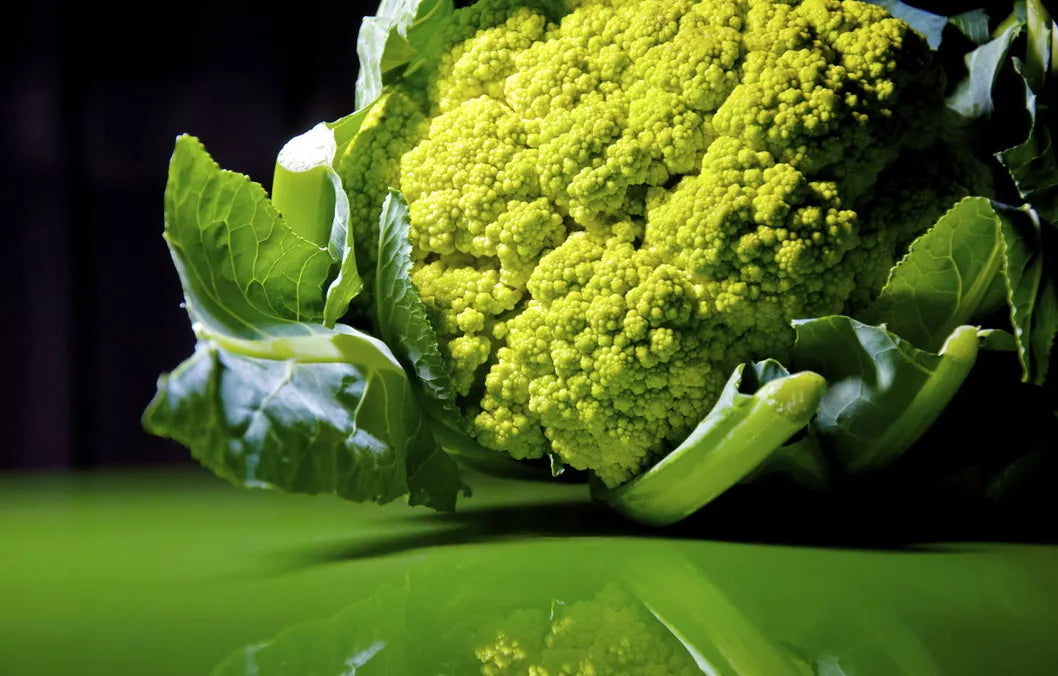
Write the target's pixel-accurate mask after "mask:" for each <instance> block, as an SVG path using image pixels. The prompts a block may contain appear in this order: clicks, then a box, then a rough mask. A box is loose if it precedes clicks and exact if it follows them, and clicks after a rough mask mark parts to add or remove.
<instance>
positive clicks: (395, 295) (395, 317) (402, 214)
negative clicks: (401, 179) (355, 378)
mask: <svg viewBox="0 0 1058 676" xmlns="http://www.w3.org/2000/svg"><path fill="white" fill-rule="evenodd" d="M410 227H411V223H410V221H409V218H408V204H407V202H405V201H404V197H403V196H402V195H401V194H400V193H399V192H396V191H394V190H391V191H390V192H389V194H388V195H387V196H386V200H385V202H383V204H382V214H381V216H380V217H379V240H378V272H377V278H376V284H377V287H376V291H375V313H376V319H377V321H378V329H379V332H380V333H381V334H382V340H384V341H385V342H386V344H387V345H390V346H391V347H392V348H393V349H394V350H395V351H396V352H397V354H398V356H400V357H403V358H404V359H405V360H407V363H408V365H409V366H410V367H411V370H413V371H414V372H415V375H416V376H418V378H419V382H420V383H421V384H422V387H423V389H424V390H425V392H426V395H427V396H428V397H429V398H430V399H432V400H434V401H435V402H437V403H438V404H439V405H440V408H441V410H442V411H444V413H445V414H446V416H447V417H448V418H449V421H450V422H451V423H452V426H454V427H456V428H457V429H458V428H460V427H461V424H460V421H461V420H462V416H461V414H460V413H459V409H458V407H457V406H456V396H455V391H454V390H453V389H452V382H451V378H450V376H449V373H448V366H447V364H445V361H444V358H443V357H442V356H441V349H440V347H439V346H438V343H437V332H436V331H434V328H433V325H432V324H430V319H429V317H428V316H427V313H426V306H425V305H424V304H423V302H422V298H421V296H420V295H419V289H418V287H416V286H415V282H413V281H412V279H411V266H412V259H411V241H410V240H409V239H408V232H409V229H410Z"/></svg>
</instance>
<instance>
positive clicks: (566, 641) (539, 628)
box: [474, 584, 701, 676]
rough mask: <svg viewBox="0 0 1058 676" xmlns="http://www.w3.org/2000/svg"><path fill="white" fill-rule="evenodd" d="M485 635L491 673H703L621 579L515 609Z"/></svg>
mask: <svg viewBox="0 0 1058 676" xmlns="http://www.w3.org/2000/svg"><path fill="white" fill-rule="evenodd" d="M479 635H480V638H479V639H478V646H477V648H476V649H475V650H474V654H475V656H476V657H477V659H478V661H479V662H480V664H481V673H482V674H484V675H485V676H515V675H516V674H520V675H528V676H606V675H608V674H614V675H617V674H642V675H643V676H679V675H681V674H688V675H689V674H700V673H701V670H700V669H698V667H697V665H696V664H695V662H694V660H693V658H692V657H691V656H690V655H689V654H688V653H687V650H686V649H685V648H684V647H683V646H682V644H680V642H679V640H678V639H677V638H676V637H675V636H673V635H672V634H671V633H670V632H669V631H668V630H667V629H666V628H665V627H664V626H663V625H662V624H661V623H660V622H658V620H656V619H655V618H654V616H653V615H651V614H650V613H649V612H648V611H647V610H646V608H644V607H643V605H642V604H641V603H640V602H639V601H637V600H636V599H635V598H633V597H632V596H630V595H629V594H628V593H627V592H626V591H624V590H623V589H622V588H620V587H618V586H617V585H614V584H608V585H606V586H605V587H603V588H602V589H601V590H600V591H599V593H598V594H596V595H595V597H594V598H592V599H590V600H586V601H577V602H574V603H571V604H569V605H562V604H555V608H553V609H552V612H551V613H545V612H544V611H542V610H538V609H528V610H518V611H515V612H514V613H512V614H511V615H510V616H508V617H506V618H503V619H502V620H500V621H498V622H496V623H494V624H493V625H491V626H488V627H485V628H483V629H482V630H481V631H480V632H479Z"/></svg>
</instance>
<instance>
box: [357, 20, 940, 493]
mask: <svg viewBox="0 0 1058 676" xmlns="http://www.w3.org/2000/svg"><path fill="white" fill-rule="evenodd" d="M569 4H570V9H569V11H568V12H567V13H566V14H565V15H564V16H561V18H559V15H561V14H562V12H563V11H565V10H564V9H558V8H556V7H551V6H549V5H548V3H547V2H546V1H544V0H482V2H479V3H477V4H475V5H472V6H471V7H469V8H467V9H464V10H460V11H459V12H457V13H456V15H455V18H454V19H453V20H452V21H451V22H450V23H449V25H448V29H447V30H448V34H447V36H446V38H443V39H447V48H446V50H445V52H444V54H445V55H444V57H443V58H442V59H441V61H440V64H439V65H438V66H437V69H436V71H433V72H430V71H428V70H427V69H423V71H425V74H424V73H423V72H420V73H417V74H415V75H413V76H409V78H408V79H407V80H406V81H405V82H404V83H402V84H401V85H399V88H391V89H389V90H387V93H386V94H384V99H383V101H382V102H380V104H379V105H378V106H377V107H376V109H375V111H372V114H371V117H370V119H369V120H368V121H367V122H366V123H365V128H364V132H363V133H361V134H360V136H359V137H358V139H357V141H356V142H355V143H354V144H352V146H351V147H350V149H349V151H348V152H347V153H346V155H345V158H344V159H343V162H342V164H341V171H342V174H343V180H344V181H345V183H346V186H347V188H348V189H349V192H350V197H351V201H352V205H353V213H354V223H355V227H356V228H357V230H358V235H359V238H358V241H370V240H371V238H373V237H377V233H376V229H377V221H378V213H379V209H380V205H381V201H382V196H383V191H384V189H385V187H386V186H387V185H392V186H394V187H398V188H399V189H400V190H401V191H402V192H403V193H404V195H405V197H406V198H407V200H408V203H409V206H410V218H411V239H412V245H413V256H414V259H415V267H414V270H413V272H412V278H413V279H414V281H415V282H416V284H417V285H418V287H419V290H420V292H421V294H422V298H423V301H424V302H425V303H426V305H427V307H428V308H429V309H430V311H431V312H432V317H433V320H434V324H435V328H436V329H437V333H438V337H439V340H440V344H441V350H442V353H443V354H444V356H445V358H446V359H447V362H448V364H449V367H450V370H451V372H452V375H453V383H454V387H455V389H456V391H457V394H458V395H459V396H460V397H461V398H462V403H463V405H464V408H465V409H466V410H467V412H468V414H469V415H468V419H469V420H470V429H469V430H468V431H469V432H470V433H471V434H472V435H473V436H474V437H476V439H477V440H478V441H479V442H481V443H482V444H483V445H484V446H487V447H489V448H494V449H497V450H502V451H506V452H508V453H509V454H511V455H512V456H514V457H516V458H536V457H541V456H542V455H544V454H545V453H547V452H552V453H554V454H555V455H556V456H557V457H558V458H559V459H561V460H562V461H563V462H565V463H567V464H569V465H572V466H573V467H576V468H579V469H584V468H588V469H591V470H593V471H594V472H595V473H596V474H597V475H598V476H599V478H600V479H602V481H603V482H604V483H606V484H607V485H609V486H615V485H618V484H620V483H622V482H624V481H626V480H628V479H629V478H631V477H633V476H635V475H637V474H638V473H639V472H640V471H642V469H643V468H644V467H646V466H648V465H649V464H651V463H652V462H654V461H655V460H656V459H657V458H658V457H659V456H660V455H662V454H663V453H665V452H666V451H668V450H670V449H671V448H672V447H674V446H675V445H676V444H678V443H679V442H680V441H682V440H683V439H684V438H685V437H686V435H687V434H688V432H689V431H690V430H691V429H692V428H693V427H694V425H695V424H697V423H698V422H699V421H700V420H701V419H702V417H703V415H705V413H707V412H708V410H709V409H710V408H711V407H712V405H713V404H714V402H715V400H716V398H717V396H718V394H719V392H720V390H721V388H722V386H723V384H724V382H725V380H726V379H727V377H728V376H729V375H730V373H731V371H732V369H733V368H734V366H735V365H737V364H738V363H740V362H744V361H747V360H751V359H757V358H763V357H768V356H782V355H783V354H784V353H785V352H786V351H787V350H788V349H789V348H790V347H791V345H792V342H793V330H792V329H791V327H790V320H791V319H793V318H795V317H812V316H819V315H825V314H830V313H836V312H840V311H842V310H843V308H845V306H846V305H847V304H848V303H850V302H854V303H862V302H864V301H865V300H867V299H869V298H870V296H871V294H872V292H875V291H876V290H877V288H878V287H879V286H880V284H881V282H882V281H884V275H885V273H886V271H888V270H889V268H890V266H891V265H892V264H893V262H894V259H895V257H896V256H897V252H898V249H899V247H900V246H901V245H903V244H905V243H906V242H907V241H908V239H909V238H910V237H911V236H912V235H913V234H915V233H916V232H918V231H920V230H921V229H923V228H924V227H926V226H928V225H929V224H931V223H932V221H933V220H934V219H935V218H936V217H937V216H938V215H939V214H940V213H942V211H943V210H944V209H945V208H946V207H947V206H949V205H950V204H951V202H952V201H954V198H955V197H956V196H957V193H958V190H957V189H955V188H954V186H950V185H949V186H944V187H941V188H937V187H936V181H935V180H933V181H932V183H927V181H929V180H930V179H928V178H926V177H925V176H924V175H922V174H921V173H919V174H916V173H915V172H914V171H911V172H910V173H909V171H908V170H907V168H908V167H913V166H917V165H918V164H920V163H919V162H917V161H914V157H915V156H916V155H917V154H921V153H923V151H924V150H926V149H927V147H929V146H931V145H932V144H933V143H934V142H935V141H936V140H937V130H938V129H939V114H940V111H941V110H943V105H942V101H941V99H940V92H941V90H942V89H943V87H942V86H941V75H940V71H939V69H938V68H936V67H934V65H933V64H932V63H931V59H930V54H929V52H928V49H927V47H926V45H925V43H924V41H923V40H922V39H921V38H920V37H919V36H918V35H917V34H915V33H914V32H912V31H911V30H910V28H909V27H908V26H907V24H905V23H904V22H903V21H900V20H897V19H894V18H892V17H890V16H889V15H888V14H887V13H886V12H885V11H884V10H882V9H881V8H879V7H876V6H873V5H868V4H865V3H862V2H858V1H856V0H844V1H841V0H804V1H803V2H800V3H798V2H789V3H788V2H782V1H779V0H700V1H695V0H642V1H636V2H631V1H622V0H580V1H574V2H570V3H569ZM929 152H930V153H934V154H935V152H934V151H933V150H929ZM901 167H902V168H901ZM879 185H883V186H884V190H883V189H881V188H879V187H877V186H879ZM901 186H906V187H901ZM876 193H880V194H883V195H885V196H888V195H899V198H900V200H901V203H902V204H905V205H909V204H913V205H916V206H918V205H920V206H921V207H922V209H921V210H919V211H917V212H916V211H911V213H908V212H909V210H908V209H901V208H897V207H892V206H887V204H888V202H887V198H882V199H877V200H876V199H874V197H875V195H876ZM869 203H870V205H871V206H870V207H868V204H869ZM357 253H358V255H361V261H360V265H361V269H371V268H373V266H374V260H373V256H374V253H373V252H372V247H370V246H363V247H361V246H359V245H358V247H357Z"/></svg>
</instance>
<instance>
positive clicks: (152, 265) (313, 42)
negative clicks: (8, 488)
mask: <svg viewBox="0 0 1058 676" xmlns="http://www.w3.org/2000/svg"><path fill="white" fill-rule="evenodd" d="M363 9H364V8H363V7H360V6H357V5H355V4H350V3H330V4H327V5H315V4H313V3H304V2H302V3H287V4H286V5H285V8H284V9H282V10H275V9H266V8H265V7H264V5H251V4H231V3H215V4H210V3H192V4H188V3H178V4H177V3H174V4H171V5H154V6H138V8H137V9H134V10H118V9H117V8H107V7H102V6H99V5H96V4H94V3H81V4H79V5H68V4H66V3H64V4H63V5H62V6H60V4H59V3H57V2H55V1H54V0H42V1H40V2H34V3H22V4H19V5H16V7H15V9H14V12H15V14H14V17H13V21H11V17H9V19H8V23H7V27H8V29H9V30H8V31H7V32H6V35H5V36H4V39H3V40H2V41H0V50H2V51H0V65H2V69H0V102H2V104H0V138H2V150H3V159H4V161H3V163H2V166H3V169H2V171H3V177H2V185H3V224H2V226H0V227H2V232H3V242H2V244H0V252H2V253H0V289H2V290H3V295H2V304H0V313H2V314H0V316H3V318H4V320H3V321H4V326H3V330H2V331H0V336H2V337H0V364H2V366H0V368H2V372H0V373H2V374H0V383H2V384H0V388H2V391H3V400H2V401H0V421H2V428H0V469H4V468H13V467H14V468H34V467H49V466H50V467H55V466H71V465H72V466H76V467H92V466H98V465H114V464H142V463H167V462H181V461H186V460H187V458H188V454H187V452H186V451H185V450H184V449H183V448H181V447H179V446H178V445H176V444H174V443H172V442H169V441H166V440H162V439H156V438H153V437H150V436H148V435H147V434H146V433H145V432H144V431H143V430H142V428H141V426H140V422H139V421H140V415H141V413H142V411H143V408H144V407H145V406H146V404H147V402H148V401H149V400H150V398H151V396H152V395H153V393H154V389H155V380H156V378H157V376H158V374H159V373H161V372H162V371H167V370H170V369H172V368H173V367H175V366H176V365H177V364H178V363H179V362H180V361H181V360H182V359H183V358H184V357H186V356H188V355H190V353H191V351H192V348H193V344H194V340H193V336H192V334H191V330H190V326H189V324H188V321H187V317H186V315H185V314H184V312H183V311H182V310H181V309H180V300H181V295H180V287H179V281H178V279H177V276H176V273H175V270H174V269H173V267H172V263H171V261H170V260H169V254H168V252H167V250H166V247H165V243H164V242H163V240H162V227H163V220H162V194H163V191H164V187H165V180H166V172H167V169H168V161H169V156H170V154H171V153H172V147H173V140H174V138H175V137H176V136H177V135H178V134H179V133H182V132H188V133H191V134H194V135H196V136H198V137H199V138H201V139H202V141H203V142H204V143H205V144H206V147H207V148H208V149H209V150H210V152H211V153H212V154H213V156H214V158H215V159H216V160H217V161H218V162H219V163H220V164H221V166H223V167H225V168H228V169H233V170H236V171H240V172H244V173H247V174H249V175H251V176H252V177H253V178H254V179H255V180H258V181H260V182H262V183H263V184H264V185H265V187H266V188H268V187H270V183H271V177H272V167H273V163H274V161H275V156H276V153H277V152H278V150H279V148H280V147H281V146H282V144H283V142H284V141H285V140H286V139H287V138H289V137H291V136H293V135H295V134H298V133H300V132H302V131H305V130H307V129H308V128H310V127H311V126H312V125H314V124H315V123H316V122H318V121H320V120H325V119H334V118H337V117H340V116H342V115H345V114H346V113H348V112H351V110H352V108H353V84H354V79H355V75H356V62H355V36H356V31H357V30H358V28H359V23H360V18H361V14H360V13H358V12H360V11H361V10H363ZM372 9H373V8H372ZM368 13H370V12H368Z"/></svg>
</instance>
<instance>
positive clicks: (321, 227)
mask: <svg viewBox="0 0 1058 676" xmlns="http://www.w3.org/2000/svg"><path fill="white" fill-rule="evenodd" d="M337 150H338V149H337V144H336V143H335V139H334V132H333V131H331V129H330V128H329V127H328V126H327V125H325V124H318V125H316V126H315V127H313V128H312V129H310V130H309V131H307V132H305V133H304V134H301V135H300V136H295V137H294V138H292V139H290V140H289V141H288V142H287V144H286V145H285V146H283V149H282V150H280V151H279V157H278V159H276V168H275V174H274V176H273V179H272V204H273V205H275V207H276V209H278V210H279V213H280V214H282V216H283V221H284V222H285V223H286V224H287V225H288V226H290V228H291V229H292V230H293V231H294V232H296V233H297V234H299V235H301V236H302V237H304V238H305V239H306V240H308V241H310V242H312V243H313V244H315V245H317V246H319V247H325V246H327V244H328V242H329V241H330V236H331V227H332V225H333V223H334V204H335V195H334V183H333V181H332V180H331V175H330V172H331V171H332V169H331V164H332V163H333V162H334V156H335V153H336V152H337Z"/></svg>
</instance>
